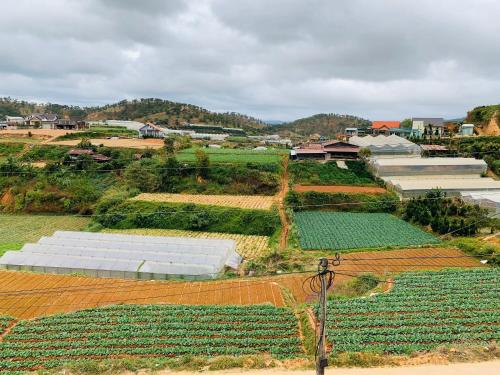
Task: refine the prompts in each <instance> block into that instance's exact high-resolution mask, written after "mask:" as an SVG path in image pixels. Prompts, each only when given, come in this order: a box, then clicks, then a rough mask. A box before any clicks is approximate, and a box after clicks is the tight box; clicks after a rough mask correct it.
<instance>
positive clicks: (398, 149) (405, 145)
mask: <svg viewBox="0 0 500 375" xmlns="http://www.w3.org/2000/svg"><path fill="white" fill-rule="evenodd" d="M349 143H351V144H353V145H356V146H359V147H361V148H366V149H368V150H370V152H371V154H372V155H373V156H377V157H394V156H399V157H419V156H420V154H421V153H422V149H421V148H420V146H419V145H417V144H415V143H413V142H410V141H409V140H407V139H405V138H402V137H398V136H397V135H390V136H388V137H387V136H385V135H377V136H371V135H367V136H365V137H358V136H354V137H351V138H350V139H349Z"/></svg>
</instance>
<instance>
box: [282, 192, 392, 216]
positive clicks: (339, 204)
mask: <svg viewBox="0 0 500 375" xmlns="http://www.w3.org/2000/svg"><path fill="white" fill-rule="evenodd" d="M285 202H286V204H287V206H289V207H290V208H292V209H294V210H295V211H301V210H308V211H311V210H329V211H349V212H386V213H392V212H395V211H396V210H397V209H398V208H399V207H400V201H399V198H398V196H397V195H396V194H394V193H385V194H377V195H374V194H346V193H321V192H315V191H308V192H303V193H299V192H296V191H290V192H289V193H288V194H287V196H286V199H285ZM358 203H360V204H358Z"/></svg>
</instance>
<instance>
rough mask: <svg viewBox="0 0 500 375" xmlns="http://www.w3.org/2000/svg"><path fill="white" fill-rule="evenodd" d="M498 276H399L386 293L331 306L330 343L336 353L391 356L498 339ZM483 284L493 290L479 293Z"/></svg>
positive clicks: (494, 273) (485, 271) (465, 273)
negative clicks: (478, 283)
mask: <svg viewBox="0 0 500 375" xmlns="http://www.w3.org/2000/svg"><path fill="white" fill-rule="evenodd" d="M499 276H500V273H499V271H498V270H497V269H481V270H467V271H465V270H454V271H449V270H445V271H439V272H415V273H405V274H402V275H399V276H398V277H396V278H395V283H394V284H395V287H394V289H393V290H392V291H391V292H390V293H388V294H383V295H377V296H374V297H368V298H361V299H353V300H333V301H330V302H329V304H328V307H329V312H330V314H329V315H330V319H329V320H328V321H327V331H328V338H329V340H330V341H331V342H332V343H333V345H334V348H335V350H336V351H350V350H358V351H365V350H368V351H372V350H381V351H385V352H393V353H406V352H408V351H411V350H430V349H433V348H435V347H436V346H439V345H442V344H448V343H457V342H460V343H469V342H488V341H494V340H498V339H500V304H499V302H500V291H499V289H498V287H497V285H498V281H499ZM460 279H463V280H466V281H464V282H462V283H461V282H460V281H459V280H460ZM485 280H488V281H487V283H488V284H489V285H490V286H491V288H488V287H485V286H484V285H483V286H480V287H479V288H478V290H476V289H475V285H476V284H475V283H476V281H478V282H485ZM494 280H496V281H497V283H494V282H493V281H494ZM451 285H453V287H454V289H451V288H450V286H451ZM422 286H423V287H422ZM443 286H445V288H443Z"/></svg>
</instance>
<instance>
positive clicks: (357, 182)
mask: <svg viewBox="0 0 500 375" xmlns="http://www.w3.org/2000/svg"><path fill="white" fill-rule="evenodd" d="M346 165H347V167H348V169H342V168H339V167H338V166H337V163H336V162H335V161H331V162H327V163H319V162H317V161H301V162H291V163H289V164H288V170H289V173H290V185H291V186H293V185H314V186H316V185H353V186H377V183H376V182H375V179H374V178H373V176H372V175H371V174H370V172H368V171H367V170H366V167H365V165H364V164H363V162H360V161H349V160H348V161H346Z"/></svg>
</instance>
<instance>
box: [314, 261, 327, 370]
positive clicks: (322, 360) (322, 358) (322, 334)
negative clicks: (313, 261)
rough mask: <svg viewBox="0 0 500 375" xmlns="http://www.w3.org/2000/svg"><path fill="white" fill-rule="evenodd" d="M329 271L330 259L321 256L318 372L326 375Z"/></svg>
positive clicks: (319, 266)
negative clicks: (327, 282) (327, 279)
mask: <svg viewBox="0 0 500 375" xmlns="http://www.w3.org/2000/svg"><path fill="white" fill-rule="evenodd" d="M327 273H328V259H326V258H321V259H320V260H319V265H318V277H319V278H320V286H321V289H320V292H319V340H318V347H317V351H318V352H317V354H318V357H317V362H316V374H317V375H324V374H325V367H327V366H328V359H327V358H326V348H325V344H326V329H325V327H326V288H327V285H326V274H327Z"/></svg>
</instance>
